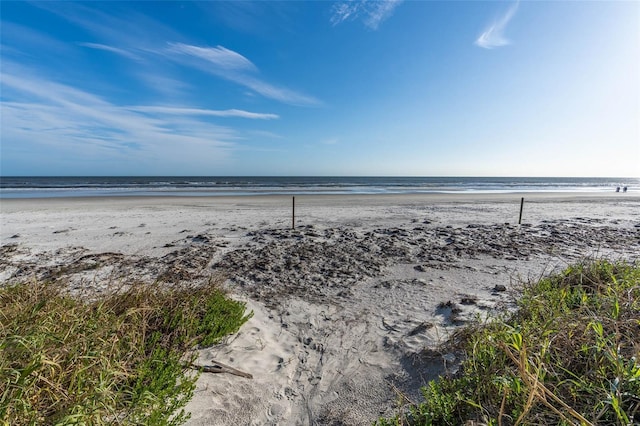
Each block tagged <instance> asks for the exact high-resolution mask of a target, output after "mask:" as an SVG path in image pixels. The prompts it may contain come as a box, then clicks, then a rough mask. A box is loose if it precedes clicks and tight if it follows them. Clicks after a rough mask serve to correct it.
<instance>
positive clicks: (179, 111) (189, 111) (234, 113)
mask: <svg viewBox="0 0 640 426" xmlns="http://www.w3.org/2000/svg"><path fill="white" fill-rule="evenodd" d="M125 108H126V109H128V110H129V111H137V112H144V113H156V114H165V115H192V116H210V117H225V118H226V117H238V118H249V119H256V120H275V119H278V118H280V117H279V116H278V115H277V114H264V113H257V112H249V111H243V110H239V109H227V110H222V111H220V110H210V109H200V108H181V107H166V106H132V107H125Z"/></svg>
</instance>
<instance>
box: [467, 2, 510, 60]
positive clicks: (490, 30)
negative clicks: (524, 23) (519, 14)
mask: <svg viewBox="0 0 640 426" xmlns="http://www.w3.org/2000/svg"><path fill="white" fill-rule="evenodd" d="M519 3H520V1H519V0H518V1H516V2H515V3H513V4H512V5H511V6H510V7H509V9H507V11H506V12H505V14H504V15H503V16H501V17H500V18H499V19H497V20H496V21H494V22H493V23H492V24H491V25H489V26H488V27H487V28H486V29H485V30H484V31H483V32H482V34H480V36H479V37H478V38H477V39H476V41H475V44H476V45H477V46H480V47H482V48H485V49H493V48H495V47H501V46H506V45H508V44H511V42H510V41H509V40H508V39H507V38H506V37H505V36H504V30H505V28H506V27H507V24H508V23H509V21H511V19H512V18H513V16H514V15H515V14H516V11H517V10H518V5H519Z"/></svg>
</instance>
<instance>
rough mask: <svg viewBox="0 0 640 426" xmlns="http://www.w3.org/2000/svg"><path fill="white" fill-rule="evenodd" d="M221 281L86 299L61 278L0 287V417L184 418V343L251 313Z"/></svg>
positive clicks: (187, 394)
mask: <svg viewBox="0 0 640 426" xmlns="http://www.w3.org/2000/svg"><path fill="white" fill-rule="evenodd" d="M220 282H221V281H220V280H211V281H210V282H209V283H208V284H207V285H205V286H201V287H188V286H179V287H166V286H161V285H157V284H156V285H142V284H140V285H135V286H132V287H131V288H130V289H129V290H127V291H124V292H119V293H114V294H111V295H109V296H107V297H104V298H101V299H100V300H96V301H93V302H89V303H88V302H85V301H82V300H79V299H77V298H73V297H70V296H69V295H66V294H65V293H64V292H63V287H62V285H61V284H50V283H40V282H28V283H22V284H18V285H14V286H11V287H7V288H2V289H0V422H1V423H2V424H5V425H66V424H86V425H101V424H127V425H128V424H153V425H178V424H182V423H184V421H185V420H186V419H187V418H188V414H187V413H185V412H184V410H183V407H184V406H185V405H186V404H187V402H188V401H189V400H190V399H191V397H192V395H193V391H194V388H195V381H196V380H197V377H198V372H197V371H195V370H194V369H192V368H190V364H191V362H193V360H194V359H195V354H194V353H193V351H192V349H193V348H194V347H197V346H208V345H211V344H213V343H216V342H218V341H220V340H221V339H223V338H224V337H225V336H227V335H229V334H231V333H235V332H236V331H237V330H238V329H239V327H240V326H241V325H242V324H243V323H244V322H245V321H246V320H247V319H248V318H249V316H250V314H249V315H246V314H245V305H244V304H243V303H240V302H237V301H233V300H231V299H229V298H227V297H226V296H225V295H224V294H223V292H221V291H220V290H219V283H220Z"/></svg>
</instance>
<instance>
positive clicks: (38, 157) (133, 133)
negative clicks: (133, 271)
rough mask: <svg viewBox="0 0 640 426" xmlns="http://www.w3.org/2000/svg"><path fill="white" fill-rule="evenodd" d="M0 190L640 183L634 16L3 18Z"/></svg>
mask: <svg viewBox="0 0 640 426" xmlns="http://www.w3.org/2000/svg"><path fill="white" fill-rule="evenodd" d="M0 8H1V9H0V12H1V13H0V17H1V21H2V22H1V29H0V31H1V38H0V41H1V60H2V62H1V78H0V82H1V87H0V90H1V92H0V99H1V123H0V124H1V130H0V138H1V139H0V143H1V145H0V155H1V160H0V167H1V170H0V174H2V175H4V176H11V175H380V176H382V175H397V176H403V175H410V176H445V175H449V176H629V177H638V176H640V124H639V123H640V119H639V117H640V25H638V22H639V21H640V2H637V1H630V2H622V1H618V2H613V1H611V2H609V1H607V2H596V1H594V2H583V1H577V2H546V1H536V2H534V1H527V2H525V1H520V2H509V1H505V2H500V1H491V2H481V1H474V2H463V1H453V2H452V1H448V2H444V1H443V2H437V1H404V2H403V1H378V2H373V1H358V0H356V1H346V2H343V1H339V2H325V1H318V2H204V3H194V2H169V1H164V2H148V1H147V2H86V3H79V2H51V1H48V2H42V3H38V2H11V1H10V2H7V1H3V2H2V3H1V4H0Z"/></svg>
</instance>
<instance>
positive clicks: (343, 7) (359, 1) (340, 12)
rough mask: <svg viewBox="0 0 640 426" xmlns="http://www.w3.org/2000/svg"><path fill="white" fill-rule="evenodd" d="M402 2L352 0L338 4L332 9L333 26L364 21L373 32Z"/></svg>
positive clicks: (393, 0)
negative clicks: (359, 20) (358, 20)
mask: <svg viewBox="0 0 640 426" xmlns="http://www.w3.org/2000/svg"><path fill="white" fill-rule="evenodd" d="M400 3H402V0H380V1H378V0H352V1H342V2H339V3H336V4H334V5H333V7H332V15H331V18H330V21H331V24H333V25H334V26H335V25H338V24H340V23H342V22H345V21H353V20H356V19H362V22H363V23H364V24H365V25H366V26H367V27H369V28H371V29H372V30H377V29H378V27H379V26H380V24H381V23H382V22H383V21H384V20H386V19H387V18H389V17H390V16H391V15H392V14H393V11H394V10H395V9H396V7H398V6H399V5H400Z"/></svg>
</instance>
